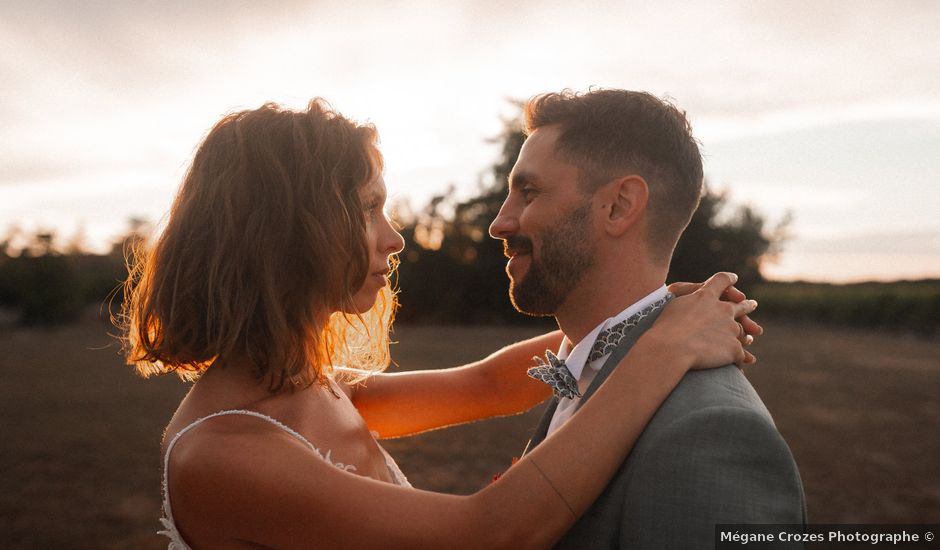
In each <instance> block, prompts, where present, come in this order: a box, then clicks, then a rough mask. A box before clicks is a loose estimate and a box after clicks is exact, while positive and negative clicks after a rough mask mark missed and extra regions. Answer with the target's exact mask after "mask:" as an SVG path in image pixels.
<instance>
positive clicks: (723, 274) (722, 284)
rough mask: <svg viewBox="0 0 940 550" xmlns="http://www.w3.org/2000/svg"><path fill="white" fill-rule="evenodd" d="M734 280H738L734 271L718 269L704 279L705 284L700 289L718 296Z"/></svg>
mask: <svg viewBox="0 0 940 550" xmlns="http://www.w3.org/2000/svg"><path fill="white" fill-rule="evenodd" d="M736 282H738V276H737V275H735V274H734V273H730V272H727V271H719V272H718V273H715V274H714V275H712V276H711V277H709V279H708V280H707V281H705V285H704V286H703V287H702V289H703V290H706V291H707V292H709V293H711V294H712V295H714V296H715V297H716V298H718V297H721V295H722V294H724V293H725V291H726V290H727V289H728V287H730V286H733V285H734V284H735V283H736Z"/></svg>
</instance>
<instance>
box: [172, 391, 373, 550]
mask: <svg viewBox="0 0 940 550" xmlns="http://www.w3.org/2000/svg"><path fill="white" fill-rule="evenodd" d="M230 414H243V415H246V416H254V417H256V418H260V419H262V420H265V421H267V422H270V423H271V424H274V425H275V426H277V427H278V428H280V429H282V430H284V431H285V432H287V433H289V434H291V435H292V436H294V437H296V438H297V439H299V440H300V441H301V442H303V444H304V445H306V446H307V448H309V449H310V450H311V451H313V452H314V453H315V454H316V455H317V456H318V457H320V458H321V459H323V460H325V461H327V462H329V463H330V464H332V465H334V466H336V467H338V468H340V469H342V470H347V471H353V470H355V469H356V467H355V466H354V465H352V464H348V465H346V464H341V463H338V462H333V461H332V460H331V457H330V456H329V455H330V453H327V456H323V453H321V452H320V449H317V448H316V447H315V446H314V445H313V443H310V442H309V441H307V438H305V437H304V436H302V435H300V434H299V433H297V432H296V431H295V430H293V429H292V428H290V427H289V426H287V425H285V424H283V423H282V422H280V421H278V420H277V419H275V418H271V417H270V416H268V415H266V414H261V413H259V412H255V411H249V410H246V409H230V410H225V411H219V412H216V413H212V414H210V415H207V416H203V417H202V418H197V419H196V420H194V421H193V422H192V423H191V424H189V425H188V426H186V427H185V428H183V429H182V430H180V431H179V432H177V434H176V435H174V436H173V439H171V440H170V443H169V444H167V446H166V455H164V457H163V483H162V485H163V513H164V515H165V516H166V517H164V518H161V519H160V522H161V523H162V524H163V526H164V527H165V528H166V529H165V530H164V531H159V532H158V534H161V535H166V536H167V537H169V538H170V545H169V547H168V550H189V545H187V544H186V542H185V541H184V540H183V537H182V535H181V534H180V532H179V530H178V529H177V528H176V522H174V521H173V511H172V510H171V509H170V483H169V471H170V453H171V452H172V451H173V447H174V446H175V445H176V442H177V441H178V440H179V438H180V437H182V435H183V434H185V433H186V432H188V431H189V430H192V429H193V428H195V427H196V426H198V425H199V424H202V423H203V422H205V421H206V420H209V419H210V418H214V417H216V416H227V415H230Z"/></svg>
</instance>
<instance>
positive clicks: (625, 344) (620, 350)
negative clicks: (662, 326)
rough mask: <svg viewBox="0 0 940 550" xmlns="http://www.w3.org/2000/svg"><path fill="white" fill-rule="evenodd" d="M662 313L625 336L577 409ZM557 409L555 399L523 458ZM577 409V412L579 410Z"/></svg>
mask: <svg viewBox="0 0 940 550" xmlns="http://www.w3.org/2000/svg"><path fill="white" fill-rule="evenodd" d="M662 312H663V308H659V309H657V310H656V311H653V312H652V313H650V314H649V315H647V316H646V317H644V318H643V319H641V320H640V322H639V323H638V324H637V326H635V327H633V330H631V331H630V332H628V333H627V334H626V335H624V337H623V340H621V341H620V344H618V345H617V347H616V348H614V351H612V352H611V354H610V356H609V357H608V358H607V361H605V362H604V365H603V366H602V367H601V370H600V371H599V372H598V373H597V376H595V377H594V380H593V381H592V382H591V385H590V386H588V389H587V390H586V391H585V392H584V395H582V396H581V400H580V401H579V402H578V405H577V408H580V407H581V405H582V404H584V402H585V401H587V400H588V399H589V398H590V397H591V396H592V395H594V392H596V391H597V388H599V387H600V385H601V384H603V383H604V380H606V379H607V377H608V376H610V373H612V372H613V371H614V368H615V367H616V366H617V364H618V363H620V360H621V359H623V358H624V356H625V355H627V352H629V351H630V348H632V347H633V344H635V343H636V341H637V340H639V338H640V336H642V335H643V333H644V332H646V331H647V330H648V329H649V328H650V327H651V326H653V321H655V320H656V318H657V317H659V314H660V313H662ZM557 407H558V398H557V397H553V398H552V400H551V402H550V403H549V404H548V406H547V407H546V408H545V412H544V413H542V418H541V420H539V423H538V426H537V427H536V428H535V433H534V434H533V435H532V439H530V440H529V443H528V445H526V447H525V450H524V451H523V452H522V454H523V456H524V455H525V454H526V453H528V452H529V451H531V450H532V449H534V448H535V446H536V445H538V444H539V443H541V442H542V441H543V440H544V439H545V436H546V435H547V434H548V426H549V424H551V423H552V417H553V416H555V409H556V408H557ZM577 408H576V409H575V410H577Z"/></svg>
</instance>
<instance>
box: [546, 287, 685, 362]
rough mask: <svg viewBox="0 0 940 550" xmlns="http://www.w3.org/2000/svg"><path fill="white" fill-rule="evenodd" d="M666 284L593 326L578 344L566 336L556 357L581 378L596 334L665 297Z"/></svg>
mask: <svg viewBox="0 0 940 550" xmlns="http://www.w3.org/2000/svg"><path fill="white" fill-rule="evenodd" d="M667 292H668V291H667V290H666V285H663V286H661V287H659V288H657V289H656V290H654V291H653V292H650V293H649V294H647V295H646V296H645V297H643V298H641V299H640V300H639V301H637V302H634V303H633V304H632V305H630V306H629V307H627V309H624V310H623V311H621V312H620V313H618V314H616V315H614V316H613V317H610V318H608V319H607V320H605V321H604V322H602V323H601V324H599V325H597V326H596V327H594V330H592V331H591V332H589V333H587V335H586V336H585V337H584V338H582V339H581V341H580V342H578V345H576V346H574V348H572V347H571V342H570V341H569V340H568V338H564V339H563V340H562V341H561V346H560V347H559V348H558V357H560V358H561V359H564V361H565V366H567V367H568V370H569V371H571V375H572V376H574V377H575V379H576V380H577V379H579V378H581V373H582V372H584V364H585V362H586V361H587V358H588V355H589V354H590V353H591V348H592V347H594V341H595V340H597V335H598V334H600V332H601V331H602V330H604V329H606V328H609V327H612V326H614V325H616V324H617V323H619V322H621V321H624V320H626V319H627V318H629V317H630V316H631V315H633V314H635V313H638V312H639V311H640V310H641V309H643V308H645V307H647V306H649V305H650V304H652V303H653V302H655V301H656V300H661V299H663V298H665V297H666V294H667ZM603 364H604V363H603V361H601V360H600V359H598V360H597V361H593V362H592V363H591V368H593V369H594V370H598V369H600V367H601V366H602V365H603Z"/></svg>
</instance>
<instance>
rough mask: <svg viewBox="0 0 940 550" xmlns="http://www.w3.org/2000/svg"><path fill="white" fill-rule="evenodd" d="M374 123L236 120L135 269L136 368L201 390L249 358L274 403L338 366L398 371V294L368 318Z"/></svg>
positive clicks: (128, 323) (199, 163)
mask: <svg viewBox="0 0 940 550" xmlns="http://www.w3.org/2000/svg"><path fill="white" fill-rule="evenodd" d="M376 139H377V136H376V132H375V128H374V127H372V126H371V125H361V124H356V123H354V122H352V121H350V120H349V119H346V118H344V117H343V116H342V115H340V114H339V113H336V112H335V111H333V110H332V109H331V108H330V107H329V105H328V104H327V103H326V102H325V101H323V100H321V99H314V100H313V101H311V102H310V104H309V105H308V108H307V110H304V111H293V110H289V109H286V108H283V107H281V106H279V105H276V104H272V103H268V104H265V105H263V106H262V107H260V108H258V109H254V110H248V111H241V112H236V113H232V114H229V115H227V116H226V117H224V118H223V119H222V120H220V121H219V122H218V123H217V124H216V125H215V126H214V127H213V128H212V130H210V131H209V133H208V135H207V136H206V138H205V140H204V141H203V142H202V144H201V145H200V146H199V148H198V150H197V151H196V154H195V156H194V158H193V162H192V166H191V167H190V168H189V171H188V173H187V174H186V176H185V178H184V179H183V183H182V185H181V187H180V189H179V191H178V194H177V196H176V199H175V201H174V203H173V206H172V209H171V211H170V215H169V219H168V222H167V225H166V228H165V229H164V230H163V232H162V234H161V235H160V236H159V238H158V239H157V240H156V242H155V244H154V246H153V247H152V248H151V249H150V250H147V251H142V252H141V253H140V254H136V255H135V256H136V259H132V260H131V264H132V265H131V276H130V277H129V279H128V281H127V283H126V284H125V302H124V312H123V315H122V318H121V325H122V328H123V329H124V331H125V335H126V342H125V344H126V346H125V347H126V353H127V360H128V363H131V364H135V365H136V367H137V372H138V373H140V374H141V375H143V376H145V377H147V376H150V375H152V374H163V373H168V372H175V373H177V374H179V375H180V376H181V377H183V378H184V379H188V380H193V379H195V378H197V377H198V376H199V375H200V374H201V373H202V372H203V371H205V369H206V368H208V367H209V365H210V364H212V363H213V362H214V361H217V360H218V361H219V362H220V363H221V364H223V365H224V362H225V360H226V359H230V358H239V359H242V360H247V361H248V362H249V363H250V364H251V365H252V366H253V369H254V374H255V376H256V377H257V379H258V380H259V381H261V380H265V379H267V380H268V381H269V383H270V386H269V389H270V390H271V391H277V390H278V389H280V388H281V387H283V386H284V385H285V383H287V382H290V383H292V385H293V384H297V385H304V386H307V385H310V384H312V383H315V382H316V383H321V384H325V380H326V379H325V376H326V375H327V374H329V372H330V369H331V368H332V367H331V366H332V365H337V366H338V365H344V366H347V367H352V368H357V369H364V370H381V369H383V368H385V366H387V364H388V361H389V352H388V331H389V328H390V325H391V322H392V317H393V315H394V311H395V306H396V301H395V295H394V293H393V292H392V291H391V290H390V289H389V288H388V287H387V286H386V288H385V289H383V290H382V291H381V292H380V293H379V296H378V299H377V300H376V303H375V305H374V306H373V307H372V309H371V310H369V311H368V312H365V313H363V314H361V315H357V314H347V313H343V312H355V311H356V310H355V305H354V303H353V295H354V294H355V293H356V291H357V290H358V289H359V288H360V286H361V285H362V283H363V282H364V281H365V278H366V275H367V273H368V268H369V265H368V262H369V257H368V251H367V249H366V241H365V238H366V237H365V231H366V229H365V227H366V219H365V217H366V213H365V212H364V210H363V208H364V205H363V204H361V201H360V198H359V191H360V189H361V188H362V186H363V185H365V184H367V183H369V182H372V181H374V179H375V178H376V177H378V176H379V175H380V174H381V171H382V168H383V160H382V156H381V154H380V153H379V151H378V149H377V146H376Z"/></svg>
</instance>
